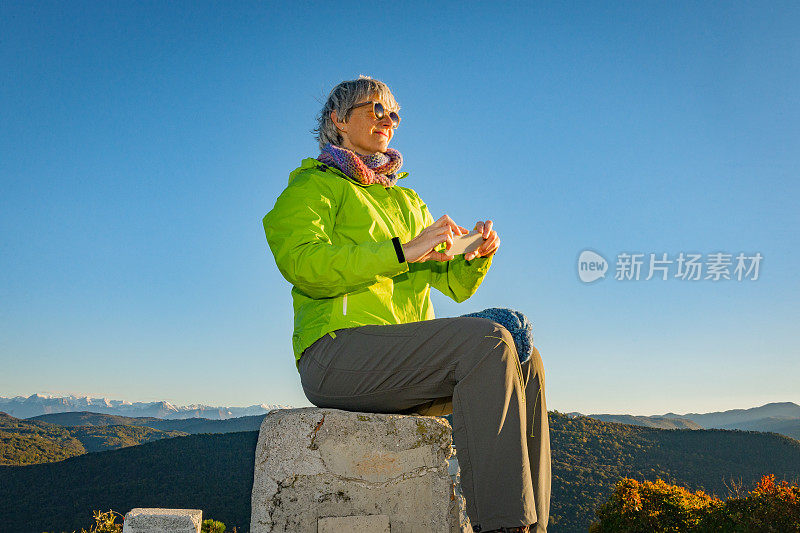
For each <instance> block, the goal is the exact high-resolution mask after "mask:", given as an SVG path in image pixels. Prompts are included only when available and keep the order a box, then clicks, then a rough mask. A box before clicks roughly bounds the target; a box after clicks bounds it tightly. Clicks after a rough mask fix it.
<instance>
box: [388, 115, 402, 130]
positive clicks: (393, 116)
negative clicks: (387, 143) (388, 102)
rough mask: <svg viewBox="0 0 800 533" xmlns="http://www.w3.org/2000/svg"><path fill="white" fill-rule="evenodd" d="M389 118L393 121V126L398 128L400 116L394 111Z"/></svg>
mask: <svg viewBox="0 0 800 533" xmlns="http://www.w3.org/2000/svg"><path fill="white" fill-rule="evenodd" d="M389 118H390V119H392V124H393V125H394V127H395V128H396V127H397V126H398V125H399V124H400V115H398V114H397V113H395V112H394V111H392V112H391V113H389Z"/></svg>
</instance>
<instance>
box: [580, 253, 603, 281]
mask: <svg viewBox="0 0 800 533" xmlns="http://www.w3.org/2000/svg"><path fill="white" fill-rule="evenodd" d="M606 270H608V261H606V260H605V258H604V257H603V256H602V255H600V254H598V253H595V252H593V251H591V250H584V251H582V252H581V255H580V256H579V257H578V277H579V278H581V281H582V282H584V283H591V282H593V281H596V280H598V279H600V278H605V277H606Z"/></svg>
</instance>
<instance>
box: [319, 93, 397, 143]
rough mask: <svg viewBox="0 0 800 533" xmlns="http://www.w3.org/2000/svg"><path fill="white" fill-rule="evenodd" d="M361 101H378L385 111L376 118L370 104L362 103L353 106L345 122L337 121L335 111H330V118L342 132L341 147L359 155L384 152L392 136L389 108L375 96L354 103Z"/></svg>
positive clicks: (392, 129)
mask: <svg viewBox="0 0 800 533" xmlns="http://www.w3.org/2000/svg"><path fill="white" fill-rule="evenodd" d="M363 102H380V103H381V105H383V108H384V109H386V113H385V114H384V116H383V118H382V119H380V120H378V119H376V118H375V113H374V112H373V110H372V105H364V106H361V107H356V108H354V109H353V110H352V111H351V112H350V119H349V120H348V121H347V122H339V119H338V117H337V116H336V111H333V112H331V118H332V119H333V120H334V122H336V127H337V128H339V132H340V133H341V134H342V147H343V148H347V149H348V150H353V151H354V152H358V153H359V154H361V155H371V154H374V153H377V152H385V151H386V149H387V148H388V147H389V141H391V140H392V137H393V136H394V128H392V119H390V118H389V111H390V108H389V107H387V105H386V104H385V103H384V102H383V101H381V100H380V99H379V98H378V97H377V96H373V97H372V98H368V99H365V100H362V101H359V102H356V105H358V104H360V103H363Z"/></svg>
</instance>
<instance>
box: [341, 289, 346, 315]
mask: <svg viewBox="0 0 800 533" xmlns="http://www.w3.org/2000/svg"><path fill="white" fill-rule="evenodd" d="M346 315H347V293H345V294H344V298H342V316H346Z"/></svg>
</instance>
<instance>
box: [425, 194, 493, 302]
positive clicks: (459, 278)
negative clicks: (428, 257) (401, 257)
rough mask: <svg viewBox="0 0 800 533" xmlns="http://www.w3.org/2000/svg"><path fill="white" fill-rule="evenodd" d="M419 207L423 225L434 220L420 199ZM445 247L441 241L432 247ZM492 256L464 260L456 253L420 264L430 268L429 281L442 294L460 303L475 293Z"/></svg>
mask: <svg viewBox="0 0 800 533" xmlns="http://www.w3.org/2000/svg"><path fill="white" fill-rule="evenodd" d="M420 207H421V209H422V213H423V216H424V218H425V227H428V226H430V225H431V224H433V223H434V222H436V221H435V220H434V218H433V215H431V213H430V211H428V206H427V205H425V203H424V202H422V200H420ZM446 247H447V244H446V243H441V244H439V245H437V246H436V247H435V248H434V249H435V250H436V251H438V252H443V251H444V250H445V248H446ZM493 255H494V254H492V256H493ZM492 256H489V257H476V258H475V259H472V260H471V261H466V260H465V259H464V256H463V255H457V256H456V257H455V258H454V259H452V260H450V261H425V262H423V263H422V264H423V265H426V266H427V267H428V268H429V270H430V274H429V283H430V284H431V285H432V286H433V287H434V288H436V289H437V290H438V291H439V292H441V293H442V294H445V295H447V296H449V297H450V298H452V299H453V300H455V301H456V302H458V303H461V302H463V301H464V300H466V299H467V298H469V297H470V296H472V295H473V294H475V291H477V290H478V287H480V285H481V283H482V282H483V278H485V277H486V273H487V272H489V267H490V266H492Z"/></svg>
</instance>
